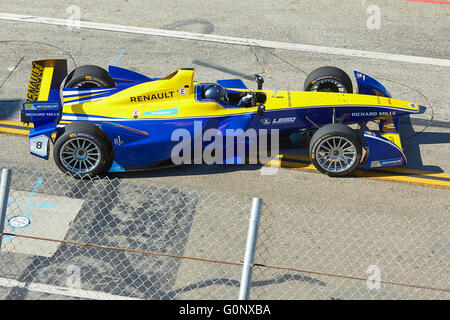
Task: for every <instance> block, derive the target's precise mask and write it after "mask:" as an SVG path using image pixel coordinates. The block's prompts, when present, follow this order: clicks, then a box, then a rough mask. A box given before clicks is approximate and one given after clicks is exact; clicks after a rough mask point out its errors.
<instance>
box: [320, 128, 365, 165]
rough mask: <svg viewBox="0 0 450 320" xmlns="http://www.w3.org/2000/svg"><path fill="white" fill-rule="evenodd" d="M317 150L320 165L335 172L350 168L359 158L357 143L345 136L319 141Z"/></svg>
mask: <svg viewBox="0 0 450 320" xmlns="http://www.w3.org/2000/svg"><path fill="white" fill-rule="evenodd" d="M316 150H317V152H316V160H317V163H318V164H319V166H320V167H322V168H323V169H324V170H326V171H328V172H333V173H339V172H344V171H346V170H348V169H349V168H351V167H352V166H353V165H354V164H355V162H356V159H357V158H358V152H357V151H356V147H355V145H354V144H353V142H352V141H351V140H349V139H347V138H345V137H339V136H334V137H328V138H326V139H324V140H323V141H321V142H320V143H319V145H318V146H317V149H316Z"/></svg>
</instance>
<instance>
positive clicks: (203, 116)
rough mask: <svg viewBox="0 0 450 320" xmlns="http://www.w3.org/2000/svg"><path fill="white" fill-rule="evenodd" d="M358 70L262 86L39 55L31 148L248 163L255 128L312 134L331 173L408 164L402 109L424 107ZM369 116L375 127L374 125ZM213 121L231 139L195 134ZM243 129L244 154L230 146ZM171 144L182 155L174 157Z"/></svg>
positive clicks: (145, 164)
mask: <svg viewBox="0 0 450 320" xmlns="http://www.w3.org/2000/svg"><path fill="white" fill-rule="evenodd" d="M354 75H355V78H356V83H357V90H356V91H357V93H353V85H352V81H351V79H350V77H349V76H348V75H347V74H346V73H345V72H344V71H343V70H341V69H339V68H336V67H322V68H319V69H316V70H314V71H313V72H311V73H310V74H309V75H308V77H307V78H306V80H305V85H304V90H303V91H286V90H265V89H263V88H262V86H263V82H264V80H263V78H262V77H260V76H256V81H257V89H255V90H252V89H249V88H247V87H246V85H245V84H244V82H243V81H242V80H239V79H227V80H217V81H212V82H197V81H194V70H193V69H190V68H186V69H179V70H177V71H175V72H173V73H172V74H170V75H168V76H166V77H164V78H150V77H147V76H145V75H142V74H140V73H137V72H134V71H131V70H127V69H124V68H119V67H116V66H109V68H108V71H107V70H105V69H103V68H101V67H98V66H92V65H86V66H81V67H78V68H76V69H75V70H73V71H72V72H70V73H69V74H68V72H67V62H66V60H41V61H34V62H33V65H32V72H31V77H30V82H29V86H28V91H27V96H26V100H25V103H24V104H23V109H22V112H21V118H22V121H23V122H25V123H29V122H32V123H33V124H34V128H33V129H32V130H31V131H30V136H29V141H30V152H31V154H33V155H36V156H38V157H41V158H44V159H48V157H49V150H50V144H51V143H50V142H52V143H53V144H54V147H53V156H54V160H55V162H56V164H57V166H58V167H59V168H60V169H61V170H62V171H64V172H67V173H70V174H72V175H75V176H81V177H82V176H86V175H89V176H96V175H102V174H106V173H108V172H125V171H134V170H144V169H148V168H153V167H161V166H167V165H171V164H172V165H173V164H180V163H186V162H189V161H190V160H191V159H193V158H195V157H196V156H197V155H195V153H196V152H195V151H196V148H197V149H200V151H205V150H212V149H214V150H213V151H214V152H216V153H220V156H218V157H217V156H216V158H215V159H216V160H217V161H216V162H218V163H224V164H229V163H233V164H235V163H244V162H245V159H246V158H247V159H248V152H249V150H250V149H252V144H257V143H258V141H253V140H252V139H245V136H246V135H248V132H249V130H253V131H252V132H257V135H258V137H259V135H260V134H261V133H264V134H267V133H268V135H269V136H270V137H271V139H272V138H273V137H275V136H276V137H277V138H278V137H280V136H281V137H283V136H291V137H292V136H293V135H305V136H307V137H309V138H310V139H308V140H309V141H310V143H309V151H310V158H311V161H312V163H313V164H314V166H315V167H316V168H317V169H318V170H319V171H321V172H323V173H325V174H327V175H330V176H344V175H347V174H349V173H351V172H352V171H353V170H355V169H356V168H358V167H359V168H364V169H373V168H380V167H388V166H400V165H404V164H405V163H406V157H405V154H404V153H403V151H402V145H401V140H400V135H399V117H400V116H402V115H408V114H417V113H423V112H424V110H425V108H424V107H422V106H419V105H417V104H415V103H411V102H406V101H402V100H397V99H393V98H392V97H391V95H390V94H389V92H388V91H387V90H386V88H385V87H384V86H383V85H382V84H380V83H379V82H378V81H376V80H375V79H373V78H371V77H369V76H368V75H366V74H363V73H362V72H358V71H355V72H354ZM369 122H375V123H376V124H377V129H376V130H370V129H369V128H368V126H367V124H368V123H369ZM180 130H181V132H182V133H185V134H186V135H185V136H184V137H183V139H185V137H188V138H186V139H188V141H187V145H189V146H191V147H192V148H193V150H194V152H190V151H189V150H187V149H182V150H181V151H180V148H178V146H179V144H180V136H178V138H176V139H174V132H177V131H178V133H179V132H180ZM207 130H215V132H216V133H217V134H216V138H217V137H218V136H220V137H223V138H224V139H225V138H228V140H227V142H226V143H223V144H217V143H214V141H213V139H211V137H210V138H209V139H200V140H198V139H197V137H198V136H201V137H202V138H203V137H204V136H203V135H204V134H205V132H206V131H207ZM274 132H276V135H275V134H274ZM239 136H244V139H242V140H240V142H241V144H244V145H245V146H244V148H243V149H241V150H245V152H244V154H242V153H241V154H239V153H238V154H236V153H233V152H231V153H230V152H228V151H229V150H230V145H233V144H238V143H237V142H236V141H237V140H236V139H238V138H239ZM257 140H258V139H257ZM198 141H200V142H198ZM184 142H186V141H184ZM216 142H217V141H216ZM218 146H219V147H220V148H223V149H224V150H218ZM225 149H227V150H225ZM231 149H232V150H234V151H236V146H233V147H232V148H231ZM174 150H175V151H176V152H175V151H174ZM252 150H254V149H252ZM219 151H220V152H219ZM222 151H223V152H222ZM200 153H201V152H200ZM174 154H175V155H176V156H177V157H178V158H177V159H179V158H180V156H182V159H184V160H183V161H181V162H180V161H178V160H177V161H178V162H177V161H174V159H175V158H176V157H174ZM200 156H201V154H200ZM186 159H187V160H186ZM195 163H197V162H195Z"/></svg>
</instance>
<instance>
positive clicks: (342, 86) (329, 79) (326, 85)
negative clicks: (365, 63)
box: [303, 67, 353, 93]
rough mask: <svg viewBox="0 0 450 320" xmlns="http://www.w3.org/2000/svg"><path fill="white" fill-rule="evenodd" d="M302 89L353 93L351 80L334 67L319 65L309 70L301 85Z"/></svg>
mask: <svg viewBox="0 0 450 320" xmlns="http://www.w3.org/2000/svg"><path fill="white" fill-rule="evenodd" d="M303 90H304V91H315V92H341V93H353V85H352V80H351V79H350V77H349V76H348V74H347V73H346V72H345V71H344V70H341V69H339V68H336V67H321V68H318V69H316V70H314V71H313V72H311V73H310V74H309V75H308V76H307V77H306V80H305V83H304V85H303Z"/></svg>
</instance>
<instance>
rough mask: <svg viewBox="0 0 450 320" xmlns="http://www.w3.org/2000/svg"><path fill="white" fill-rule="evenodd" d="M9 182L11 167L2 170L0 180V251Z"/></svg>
mask: <svg viewBox="0 0 450 320" xmlns="http://www.w3.org/2000/svg"><path fill="white" fill-rule="evenodd" d="M10 184H11V169H3V170H2V178H1V180H0V251H1V248H2V242H3V228H4V227H5V219H6V207H7V206H8V194H9V186H10Z"/></svg>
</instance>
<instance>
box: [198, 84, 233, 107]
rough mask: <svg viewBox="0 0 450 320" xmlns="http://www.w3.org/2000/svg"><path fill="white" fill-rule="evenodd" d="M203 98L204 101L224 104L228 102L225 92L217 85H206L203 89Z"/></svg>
mask: <svg viewBox="0 0 450 320" xmlns="http://www.w3.org/2000/svg"><path fill="white" fill-rule="evenodd" d="M203 97H204V98H205V99H213V100H219V101H221V102H222V103H224V104H227V103H228V102H229V99H228V95H227V91H226V90H225V88H224V87H222V86H220V85H218V84H208V85H206V86H205V87H204V88H203Z"/></svg>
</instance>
